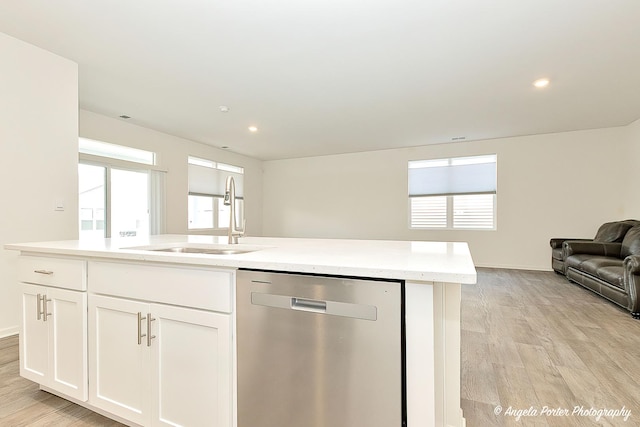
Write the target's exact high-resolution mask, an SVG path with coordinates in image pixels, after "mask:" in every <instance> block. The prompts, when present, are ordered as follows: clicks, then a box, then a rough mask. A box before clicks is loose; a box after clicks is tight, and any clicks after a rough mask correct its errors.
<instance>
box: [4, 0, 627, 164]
mask: <svg viewBox="0 0 640 427" xmlns="http://www.w3.org/2000/svg"><path fill="white" fill-rule="evenodd" d="M639 19H640V1H638V0H536V1H532V0H482V1H481V0H368V1H358V0H272V1H264V0H133V1H132V0H109V1H99V0H92V1H88V0H56V1H51V0H15V1H9V0H5V1H1V2H0V31H1V32H4V33H7V34H9V35H11V36H14V37H16V38H18V39H21V40H24V41H27V42H29V43H32V44H34V45H37V46H40V47H42V48H44V49H46V50H49V51H52V52H55V53H57V54H59V55H61V56H64V57H66V58H69V59H71V60H73V61H75V62H77V63H78V64H79V74H80V107H81V108H83V109H86V110H90V111H94V112H97V113H100V114H104V115H107V116H111V117H118V116H120V115H121V114H126V115H128V116H131V117H132V118H131V119H130V120H128V121H129V122H130V123H134V124H138V125H141V126H146V127H149V128H153V129H157V130H159V131H162V132H166V133H169V134H173V135H177V136H180V137H183V138H187V139H191V140H195V141H200V142H203V143H206V144H210V145H213V146H216V147H222V146H228V147H229V150H231V151H234V152H237V153H242V154H246V155H249V156H253V157H256V158H260V159H280V158H291V157H303V156H313V155H324V154H334V153H346V152H357V151H367V150H378V149H387V148H396V147H407V146H416V145H426V144H433V143H443V142H448V141H451V139H452V138H455V137H461V136H464V137H466V139H467V140H477V139H486V138H499V137H508V136H515V135H528V134H540V133H548V132H561V131H569V130H578V129H591V128H601V127H610V126H621V125H626V124H629V123H630V122H632V121H634V120H636V119H638V118H640V78H639V76H640V25H638V22H639ZM0 61H1V56H0ZM0 74H1V70H0ZM540 77H548V78H550V79H551V85H550V86H549V87H548V88H546V89H544V90H538V89H535V88H534V87H533V86H532V84H531V83H532V82H533V80H535V79H537V78H540ZM221 105H227V106H229V107H230V108H231V111H230V112H228V113H222V112H220V110H219V106H221ZM250 125H255V126H257V127H259V132H258V133H255V134H252V133H250V132H249V131H248V130H247V127H248V126H250Z"/></svg>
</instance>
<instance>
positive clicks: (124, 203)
mask: <svg viewBox="0 0 640 427" xmlns="http://www.w3.org/2000/svg"><path fill="white" fill-rule="evenodd" d="M79 152H80V162H79V165H78V183H79V197H78V201H79V208H80V213H79V216H80V224H79V227H80V238H81V239H88V238H92V237H145V236H148V235H149V234H158V233H160V232H161V230H162V227H161V217H162V212H161V211H162V200H163V196H164V188H163V181H164V174H163V173H162V171H160V170H158V169H157V168H156V167H155V165H154V163H155V153H152V152H149V151H144V150H138V149H133V148H130V147H124V146H120V145H115V144H108V143H103V142H100V141H93V140H88V139H85V138H80V141H79Z"/></svg>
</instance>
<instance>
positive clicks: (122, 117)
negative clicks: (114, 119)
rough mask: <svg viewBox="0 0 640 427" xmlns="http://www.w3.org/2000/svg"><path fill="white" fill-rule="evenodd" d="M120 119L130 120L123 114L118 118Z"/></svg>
mask: <svg viewBox="0 0 640 427" xmlns="http://www.w3.org/2000/svg"><path fill="white" fill-rule="evenodd" d="M120 118H121V119H125V120H126V119H130V118H131V117H129V116H127V115H126V114H123V115H121V116H120Z"/></svg>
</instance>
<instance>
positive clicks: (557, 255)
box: [551, 248, 562, 261]
mask: <svg viewBox="0 0 640 427" xmlns="http://www.w3.org/2000/svg"><path fill="white" fill-rule="evenodd" d="M551 258H553V259H557V260H560V261H562V248H554V249H551Z"/></svg>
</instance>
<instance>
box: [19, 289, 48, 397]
mask: <svg viewBox="0 0 640 427" xmlns="http://www.w3.org/2000/svg"><path fill="white" fill-rule="evenodd" d="M20 289H21V297H22V298H21V299H22V307H21V309H22V313H21V318H20V375H21V376H23V377H24V378H27V379H29V380H31V381H35V382H37V383H38V384H44V385H47V383H48V380H49V332H48V328H47V326H48V325H47V324H46V323H45V322H44V321H43V317H42V295H44V292H45V291H46V289H45V288H44V287H43V286H35V285H27V284H22V285H21V287H20Z"/></svg>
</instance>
